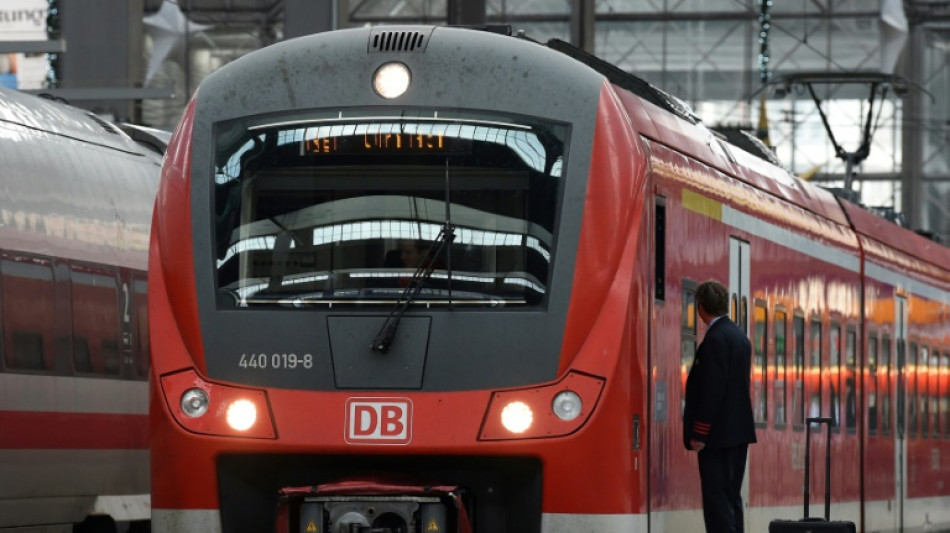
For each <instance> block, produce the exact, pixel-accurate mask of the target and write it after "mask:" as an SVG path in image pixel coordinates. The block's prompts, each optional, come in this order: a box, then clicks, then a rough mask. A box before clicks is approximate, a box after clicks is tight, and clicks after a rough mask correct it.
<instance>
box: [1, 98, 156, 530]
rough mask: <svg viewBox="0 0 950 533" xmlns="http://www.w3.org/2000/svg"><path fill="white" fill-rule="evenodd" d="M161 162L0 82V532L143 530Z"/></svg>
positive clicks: (68, 110) (68, 111) (119, 133)
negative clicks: (151, 247)
mask: <svg viewBox="0 0 950 533" xmlns="http://www.w3.org/2000/svg"><path fill="white" fill-rule="evenodd" d="M129 133H131V135H130V134H129ZM132 136H134V137H135V138H138V139H140V140H142V141H143V142H142V143H140V142H137V141H136V140H133V137H132ZM143 143H144V144H143ZM150 146H154V147H155V148H154V149H153V148H151V147H150ZM160 170H161V139H160V138H158V137H156V136H155V135H154V134H152V133H150V132H148V131H143V130H137V129H134V128H126V129H124V130H123V129H120V128H119V127H117V126H115V125H113V124H111V123H108V122H105V121H103V120H102V119H100V118H98V117H96V116H95V115H93V114H91V113H88V112H86V111H82V110H80V109H77V108H73V107H70V106H68V105H65V104H63V103H56V102H52V101H50V100H48V99H43V98H39V97H36V96H28V95H25V94H21V93H18V92H15V91H9V90H6V89H0V176H2V185H0V186H2V188H3V193H2V194H0V331H2V333H0V339H2V342H0V531H17V532H19V531H31V532H32V531H42V532H44V533H59V532H64V533H65V532H70V531H75V532H83V533H94V532H95V533H100V532H101V533H108V532H115V531H116V524H117V523H118V524H119V526H120V527H121V528H122V530H123V531H128V530H131V531H147V526H148V519H149V515H150V505H149V488H150V487H149V470H148V465H149V460H148V446H149V445H148V412H147V409H148V393H147V377H148V364H149V359H148V328H147V325H146V301H147V299H146V280H147V278H146V273H145V268H146V264H147V253H148V236H149V227H150V225H151V216H152V206H153V205H154V201H155V192H156V190H157V189H158V180H159V175H160ZM130 524H131V525H130Z"/></svg>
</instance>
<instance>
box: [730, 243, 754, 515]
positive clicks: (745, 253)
mask: <svg viewBox="0 0 950 533" xmlns="http://www.w3.org/2000/svg"><path fill="white" fill-rule="evenodd" d="M751 257H752V254H751V251H750V248H749V243H748V242H746V241H743V240H740V239H737V238H735V237H729V302H730V310H729V314H730V317H731V318H732V320H733V322H735V323H736V324H737V325H738V326H739V329H741V330H742V331H743V332H745V334H746V335H749V298H750V294H751V290H750V288H749V283H750V281H749V280H750V279H751V276H750V275H749V269H750V267H751V263H752V261H751ZM742 501H743V502H745V505H746V506H748V505H749V461H748V460H747V461H746V464H745V476H743V478H742ZM751 514H752V513H749V512H747V513H745V522H746V524H745V527H746V529H747V530H748V529H750V524H749V517H750V516H751Z"/></svg>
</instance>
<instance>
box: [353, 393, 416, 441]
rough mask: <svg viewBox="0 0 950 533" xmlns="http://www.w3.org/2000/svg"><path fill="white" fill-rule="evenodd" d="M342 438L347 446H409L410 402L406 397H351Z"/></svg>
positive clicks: (410, 437) (410, 438) (410, 430)
mask: <svg viewBox="0 0 950 533" xmlns="http://www.w3.org/2000/svg"><path fill="white" fill-rule="evenodd" d="M345 435H346V442H347V443H349V444H409V441H410V440H412V402H411V401H410V400H409V399H408V398H350V399H349V400H347V402H346V433H345Z"/></svg>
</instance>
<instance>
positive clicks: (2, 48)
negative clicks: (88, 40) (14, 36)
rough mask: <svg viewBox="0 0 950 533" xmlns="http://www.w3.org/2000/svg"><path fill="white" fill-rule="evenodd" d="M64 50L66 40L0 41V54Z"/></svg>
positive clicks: (46, 52) (54, 52)
mask: <svg viewBox="0 0 950 533" xmlns="http://www.w3.org/2000/svg"><path fill="white" fill-rule="evenodd" d="M65 51H66V41H65V40H63V39H53V40H49V41H0V54H59V53H62V52H65Z"/></svg>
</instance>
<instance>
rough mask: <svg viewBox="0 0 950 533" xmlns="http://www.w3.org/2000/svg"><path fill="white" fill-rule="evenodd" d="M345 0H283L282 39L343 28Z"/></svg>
mask: <svg viewBox="0 0 950 533" xmlns="http://www.w3.org/2000/svg"><path fill="white" fill-rule="evenodd" d="M348 20H349V2H347V0H284V39H292V38H294V37H302V36H304V35H310V34H311V33H319V32H322V31H330V30H336V29H339V28H345V27H346V25H347V21H348Z"/></svg>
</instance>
